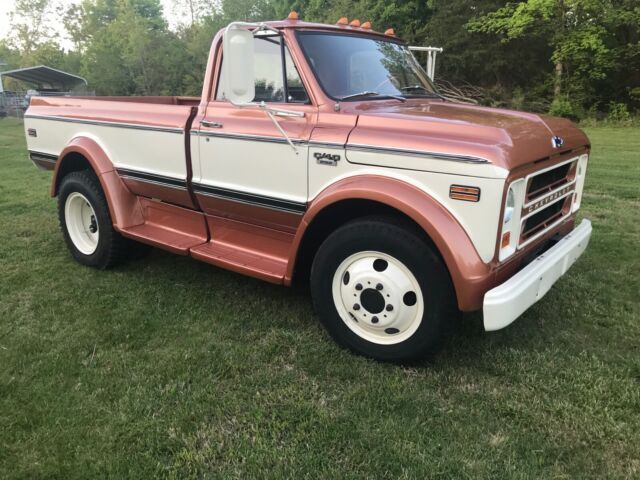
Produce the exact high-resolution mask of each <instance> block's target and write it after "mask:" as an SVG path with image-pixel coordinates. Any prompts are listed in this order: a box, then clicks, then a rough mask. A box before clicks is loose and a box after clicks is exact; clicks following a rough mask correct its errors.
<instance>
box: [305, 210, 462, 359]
mask: <svg viewBox="0 0 640 480" xmlns="http://www.w3.org/2000/svg"><path fill="white" fill-rule="evenodd" d="M311 289H312V295H313V299H314V304H315V307H316V310H317V311H318V313H319V315H320V319H321V321H322V323H323V324H324V325H325V327H326V328H327V330H328V331H329V333H330V334H331V335H332V336H333V337H334V339H335V340H336V341H337V342H338V343H340V344H341V345H343V346H346V347H347V348H349V349H351V350H353V351H355V352H357V353H360V354H362V355H366V356H369V357H372V358H375V359H378V360H386V361H405V360H413V359H417V358H421V357H424V356H426V355H428V354H432V353H435V352H436V351H437V350H438V349H439V348H440V346H441V345H442V341H443V337H444V335H445V333H446V331H447V330H448V327H449V326H451V325H452V323H453V322H454V321H455V319H456V317H457V315H458V310H457V307H456V302H455V292H454V289H453V286H452V283H451V279H450V277H449V273H448V271H447V269H446V267H445V265H444V263H443V261H442V260H441V258H440V257H439V255H438V254H437V253H436V252H435V250H434V248H433V247H432V246H431V245H429V244H428V243H427V242H426V241H425V240H424V239H422V238H420V236H419V235H418V234H416V233H415V232H414V231H413V230H412V229H411V228H410V227H407V226H405V225H402V224H398V223H396V222H393V221H392V220H389V219H383V218H371V219H362V220H357V221H354V222H351V223H348V224H346V225H344V226H343V227H341V228H339V229H338V230H336V231H335V232H334V233H332V234H331V235H330V236H329V237H328V238H327V239H326V240H325V242H324V243H323V244H322V245H321V247H320V249H319V250H318V253H317V255H316V258H315V259H314V262H313V267H312V271H311Z"/></svg>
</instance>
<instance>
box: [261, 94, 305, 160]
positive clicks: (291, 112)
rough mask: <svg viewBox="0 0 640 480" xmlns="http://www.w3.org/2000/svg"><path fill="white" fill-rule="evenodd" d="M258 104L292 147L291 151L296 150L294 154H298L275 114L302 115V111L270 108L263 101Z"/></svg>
mask: <svg viewBox="0 0 640 480" xmlns="http://www.w3.org/2000/svg"><path fill="white" fill-rule="evenodd" d="M258 106H259V107H260V109H261V110H264V112H265V113H266V114H267V116H268V117H269V118H270V119H271V121H272V122H273V124H274V125H275V126H276V128H277V129H278V130H279V131H280V133H281V134H282V136H283V137H284V138H285V139H286V140H287V143H288V144H289V145H291V148H293V151H294V152H296V155H298V154H299V152H298V149H297V148H296V146H295V145H294V144H293V142H292V141H291V139H290V138H289V135H287V132H285V131H284V129H283V128H282V127H281V126H280V123H279V122H278V119H277V118H276V115H280V116H283V117H304V112H296V111H294V110H278V109H272V108H269V107H268V106H267V104H266V103H264V102H260V103H259V104H258Z"/></svg>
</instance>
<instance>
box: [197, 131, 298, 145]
mask: <svg viewBox="0 0 640 480" xmlns="http://www.w3.org/2000/svg"><path fill="white" fill-rule="evenodd" d="M190 133H191V135H195V136H198V137H218V138H225V139H229V140H248V141H254V142H267V143H287V144H288V143H289V142H287V139H286V138H284V137H270V136H262V135H245V134H243V133H220V132H209V131H204V130H191V132H190ZM292 142H293V143H294V144H295V145H300V146H305V145H307V142H306V141H305V140H293V139H292Z"/></svg>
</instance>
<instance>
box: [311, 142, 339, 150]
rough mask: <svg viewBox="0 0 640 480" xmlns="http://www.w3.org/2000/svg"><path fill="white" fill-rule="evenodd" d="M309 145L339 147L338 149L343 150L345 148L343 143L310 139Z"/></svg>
mask: <svg viewBox="0 0 640 480" xmlns="http://www.w3.org/2000/svg"><path fill="white" fill-rule="evenodd" d="M309 146H310V147H314V148H339V149H340V150H344V149H345V144H344V143H333V142H316V141H313V140H311V141H310V142H309Z"/></svg>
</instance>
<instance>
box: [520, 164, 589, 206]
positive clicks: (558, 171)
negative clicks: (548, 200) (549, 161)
mask: <svg viewBox="0 0 640 480" xmlns="http://www.w3.org/2000/svg"><path fill="white" fill-rule="evenodd" d="M577 165H578V160H577V159H576V160H572V161H570V162H567V163H563V164H561V165H558V166H556V167H553V168H550V169H548V170H545V171H543V172H541V173H538V174H533V175H532V176H531V177H530V178H529V181H528V182H527V195H526V202H527V203H528V202H530V201H533V200H535V199H537V198H540V197H543V196H544V195H546V194H548V193H550V192H552V191H554V190H555V189H557V188H559V187H561V186H562V185H564V184H566V183H569V182H571V181H572V180H573V179H574V178H575V175H576V167H577Z"/></svg>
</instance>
